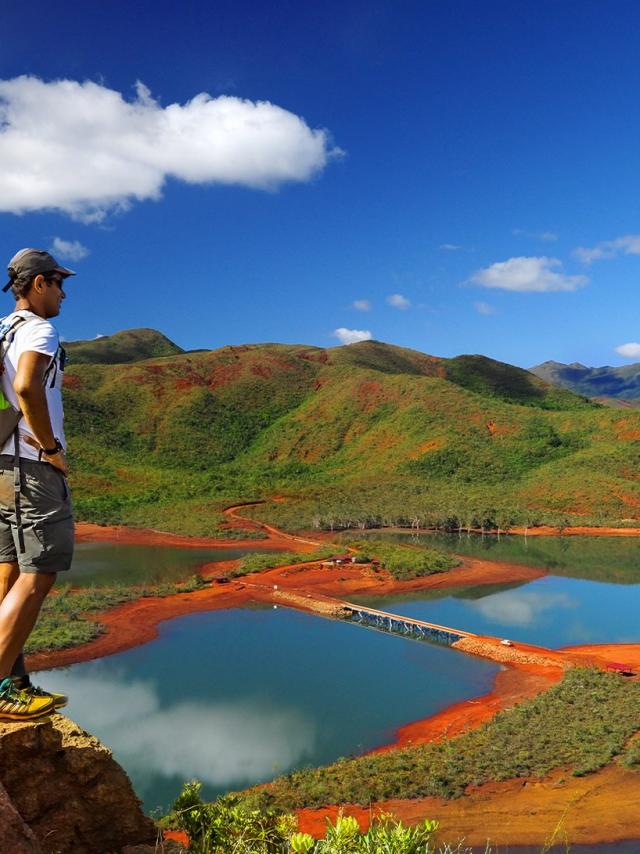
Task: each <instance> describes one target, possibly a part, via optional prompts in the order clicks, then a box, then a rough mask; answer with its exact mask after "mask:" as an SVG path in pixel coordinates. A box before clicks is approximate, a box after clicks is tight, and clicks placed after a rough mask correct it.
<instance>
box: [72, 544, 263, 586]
mask: <svg viewBox="0 0 640 854" xmlns="http://www.w3.org/2000/svg"><path fill="white" fill-rule="evenodd" d="M260 550H261V549H260V541H257V542H256V545H255V547H254V546H252V547H251V548H248V549H247V548H244V549H234V548H230V549H206V548H179V547H177V546H141V545H120V544H118V543H76V547H75V552H74V555H73V564H72V566H71V570H70V571H69V573H68V574H66V575H65V578H64V579H63V580H64V581H65V582H67V581H68V582H69V583H71V584H73V585H74V586H75V587H88V586H102V585H109V584H154V583H158V582H163V581H177V580H179V579H183V578H188V577H189V576H190V575H193V574H194V573H195V572H196V571H197V570H198V569H199V568H200V567H201V566H202V565H203V564H205V563H211V562H213V561H220V560H236V559H238V558H241V557H243V556H244V555H246V554H249V552H258V551H260Z"/></svg>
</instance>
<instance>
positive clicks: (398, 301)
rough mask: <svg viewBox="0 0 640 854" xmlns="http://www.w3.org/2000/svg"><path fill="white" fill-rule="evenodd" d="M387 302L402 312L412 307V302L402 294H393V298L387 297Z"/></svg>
mask: <svg viewBox="0 0 640 854" xmlns="http://www.w3.org/2000/svg"><path fill="white" fill-rule="evenodd" d="M387 302H388V303H389V305H391V306H393V307H394V308H399V309H400V310H401V311H404V310H405V309H407V308H409V307H410V306H411V300H408V299H407V298H406V297H403V296H402V294H391V296H388V297H387Z"/></svg>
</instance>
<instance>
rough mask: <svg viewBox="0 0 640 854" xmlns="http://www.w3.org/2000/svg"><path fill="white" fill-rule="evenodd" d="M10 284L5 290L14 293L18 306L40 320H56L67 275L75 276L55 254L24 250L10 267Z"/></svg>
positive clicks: (11, 262) (40, 250)
mask: <svg viewBox="0 0 640 854" xmlns="http://www.w3.org/2000/svg"><path fill="white" fill-rule="evenodd" d="M7 269H8V273H9V281H8V282H7V284H6V285H5V286H4V288H3V289H2V290H3V291H5V292H6V291H8V290H9V288H11V291H12V293H13V295H14V297H15V298H16V303H17V306H16V307H20V308H29V309H30V310H32V311H33V312H34V313H35V314H38V315H40V316H41V317H47V318H48V317H55V316H56V315H57V314H59V313H60V303H61V302H62V300H63V299H64V297H65V293H64V290H63V289H62V285H63V282H64V280H65V279H66V278H67V277H68V276H75V273H74V272H73V270H68V269H67V268H66V267H63V266H62V265H61V264H58V262H57V261H56V259H55V258H54V257H53V255H50V254H49V253H48V252H45V251H44V250H43V249H21V250H20V252H17V253H16V254H15V255H14V256H13V258H12V259H11V261H9V266H8V268H7Z"/></svg>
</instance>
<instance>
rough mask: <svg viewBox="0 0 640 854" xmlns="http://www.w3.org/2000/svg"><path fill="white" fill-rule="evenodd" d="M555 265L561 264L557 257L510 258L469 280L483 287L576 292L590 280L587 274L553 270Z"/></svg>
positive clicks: (537, 291) (479, 271)
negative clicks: (572, 274)
mask: <svg viewBox="0 0 640 854" xmlns="http://www.w3.org/2000/svg"><path fill="white" fill-rule="evenodd" d="M556 267H562V262H561V261H559V260H558V259H557V258H546V257H544V256H542V257H539V258H535V257H534V258H527V257H518V258H509V259H508V260H507V261H498V262H496V263H495V264H491V266H489V267H484V268H483V269H481V270H477V271H476V272H475V273H474V274H473V276H472V277H471V279H470V281H471V282H473V283H474V284H476V285H482V287H483V288H500V289H501V290H505V291H519V292H525V291H528V292H532V293H544V292H547V291H575V290H576V288H579V287H580V286H581V285H585V284H586V283H587V282H588V281H589V280H588V279H587V277H586V276H566V275H565V274H564V273H558V272H555V270H554V268H556Z"/></svg>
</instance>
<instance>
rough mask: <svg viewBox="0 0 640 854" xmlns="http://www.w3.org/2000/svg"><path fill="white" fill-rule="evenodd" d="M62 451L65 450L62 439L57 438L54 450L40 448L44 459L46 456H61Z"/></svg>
mask: <svg viewBox="0 0 640 854" xmlns="http://www.w3.org/2000/svg"><path fill="white" fill-rule="evenodd" d="M60 451H64V448H63V447H62V442H61V441H60V439H58V438H57V437H56V443H55V445H54V446H53V448H40V456H41V457H42V455H43V454H44V455H45V456H46V457H53V456H54V454H59V453H60Z"/></svg>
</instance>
